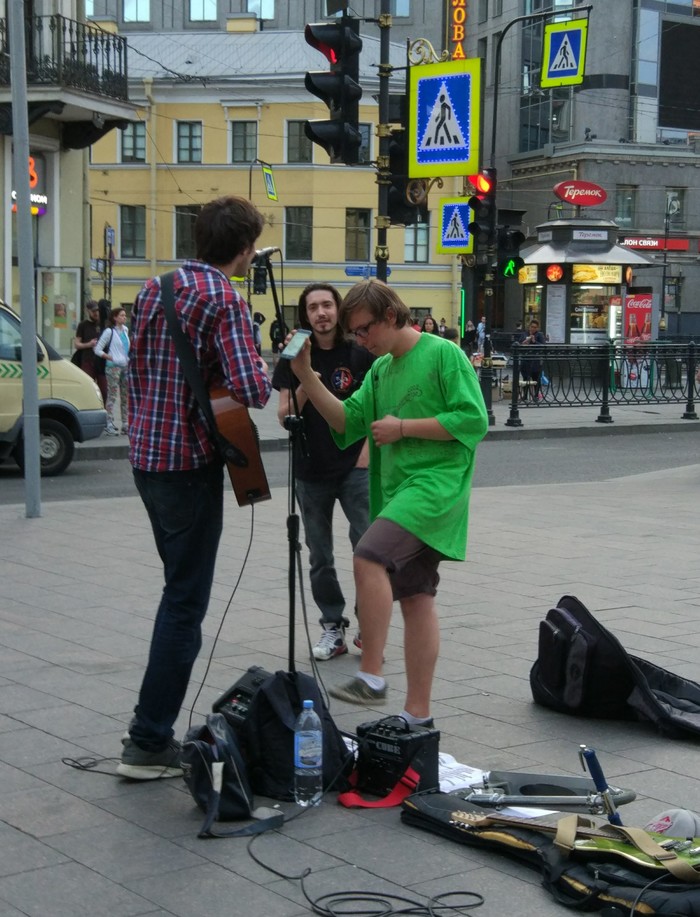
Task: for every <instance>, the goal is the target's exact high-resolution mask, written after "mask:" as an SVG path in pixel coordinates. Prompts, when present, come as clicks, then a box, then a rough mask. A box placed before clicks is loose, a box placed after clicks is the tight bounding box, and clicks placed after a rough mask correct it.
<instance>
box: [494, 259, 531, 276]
mask: <svg viewBox="0 0 700 917" xmlns="http://www.w3.org/2000/svg"><path fill="white" fill-rule="evenodd" d="M524 266H525V262H524V261H523V259H522V258H515V257H514V258H506V259H505V260H504V261H501V262H500V263H499V267H498V273H499V274H500V275H501V277H515V278H517V276H518V271H519V270H520V268H521V267H524Z"/></svg>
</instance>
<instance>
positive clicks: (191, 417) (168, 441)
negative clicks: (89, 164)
mask: <svg viewBox="0 0 700 917" xmlns="http://www.w3.org/2000/svg"><path fill="white" fill-rule="evenodd" d="M174 287H175V309H176V312H177V315H178V318H179V319H180V324H181V326H182V328H183V330H184V332H185V334H186V335H187V337H188V338H189V340H190V342H191V344H192V346H193V347H194V350H195V354H196V358H197V362H198V364H199V368H200V372H201V374H202V379H203V381H204V384H205V386H206V387H207V388H212V387H213V386H217V385H225V386H226V387H227V388H228V390H229V391H230V392H231V395H232V396H233V397H234V398H235V399H236V401H239V402H240V403H241V404H243V405H245V406H246V407H263V406H264V405H265V404H266V402H267V400H268V398H269V397H270V391H271V384H270V380H269V378H268V376H267V373H266V372H265V370H264V368H263V365H262V361H261V359H260V357H258V355H257V353H256V352H255V345H254V343H253V323H252V320H251V317H250V312H249V309H248V306H247V305H246V303H245V301H244V300H243V299H242V298H241V296H239V294H238V293H237V292H236V291H235V290H234V289H233V287H232V286H231V282H230V281H229V279H228V277H226V275H225V274H223V273H222V272H221V271H219V270H218V269H217V268H215V267H212V266H211V265H209V264H205V263H203V262H201V261H185V262H184V264H183V265H182V266H181V267H180V268H179V269H178V270H177V271H176V273H175V280H174ZM160 294H161V290H160V278H159V277H154V278H152V279H151V280H149V281H148V282H147V283H146V285H145V286H144V287H143V289H142V290H141V292H140V293H139V295H138V296H137V297H136V302H135V303H134V309H133V313H132V322H131V350H130V353H129V358H130V359H129V460H130V461H131V464H132V465H133V467H134V468H138V469H140V470H142V471H188V470H192V469H194V468H199V467H201V466H203V465H207V464H210V463H211V462H212V461H213V460H214V457H215V449H214V445H213V443H212V440H211V435H210V431H209V427H208V424H207V422H206V421H205V419H204V417H203V415H202V412H201V410H200V408H199V406H198V404H197V402H196V399H195V397H194V395H193V393H192V390H191V389H190V387H189V385H188V384H187V382H186V381H185V377H184V375H183V372H182V369H181V368H180V363H179V361H178V358H177V354H176V352H175V346H174V344H173V342H172V339H171V337H170V332H169V330H168V326H167V322H166V319H165V313H164V311H163V306H162V304H161V299H160Z"/></svg>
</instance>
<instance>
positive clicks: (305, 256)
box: [284, 207, 313, 261]
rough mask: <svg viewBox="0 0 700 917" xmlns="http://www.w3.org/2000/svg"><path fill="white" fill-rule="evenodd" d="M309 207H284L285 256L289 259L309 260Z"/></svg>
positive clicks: (310, 218) (310, 252) (311, 210)
mask: <svg viewBox="0 0 700 917" xmlns="http://www.w3.org/2000/svg"><path fill="white" fill-rule="evenodd" d="M312 226H313V209H312V208H311V207H285V208H284V239H285V257H286V258H287V259H288V260H289V261H311V257H312V249H311V228H312Z"/></svg>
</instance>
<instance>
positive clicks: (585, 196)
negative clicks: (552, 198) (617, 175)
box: [552, 179, 608, 207]
mask: <svg viewBox="0 0 700 917" xmlns="http://www.w3.org/2000/svg"><path fill="white" fill-rule="evenodd" d="M552 191H553V192H554V193H555V194H556V196H557V197H558V198H559V199H560V200H562V201H566V203H567V204H574V206H576V207H595V206H596V204H604V203H605V201H606V200H607V199H608V195H607V193H606V191H605V188H601V187H600V185H594V184H593V182H592V181H577V180H575V179H570V180H569V181H560V182H559V184H558V185H555V186H554V187H553V188H552Z"/></svg>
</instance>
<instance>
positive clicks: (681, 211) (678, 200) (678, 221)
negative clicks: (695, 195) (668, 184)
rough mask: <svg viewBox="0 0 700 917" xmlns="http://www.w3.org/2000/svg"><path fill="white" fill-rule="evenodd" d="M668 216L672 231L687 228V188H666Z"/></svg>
mask: <svg viewBox="0 0 700 917" xmlns="http://www.w3.org/2000/svg"><path fill="white" fill-rule="evenodd" d="M666 215H667V217H668V224H669V226H670V227H671V228H672V229H673V228H674V227H678V226H685V188H666Z"/></svg>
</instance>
